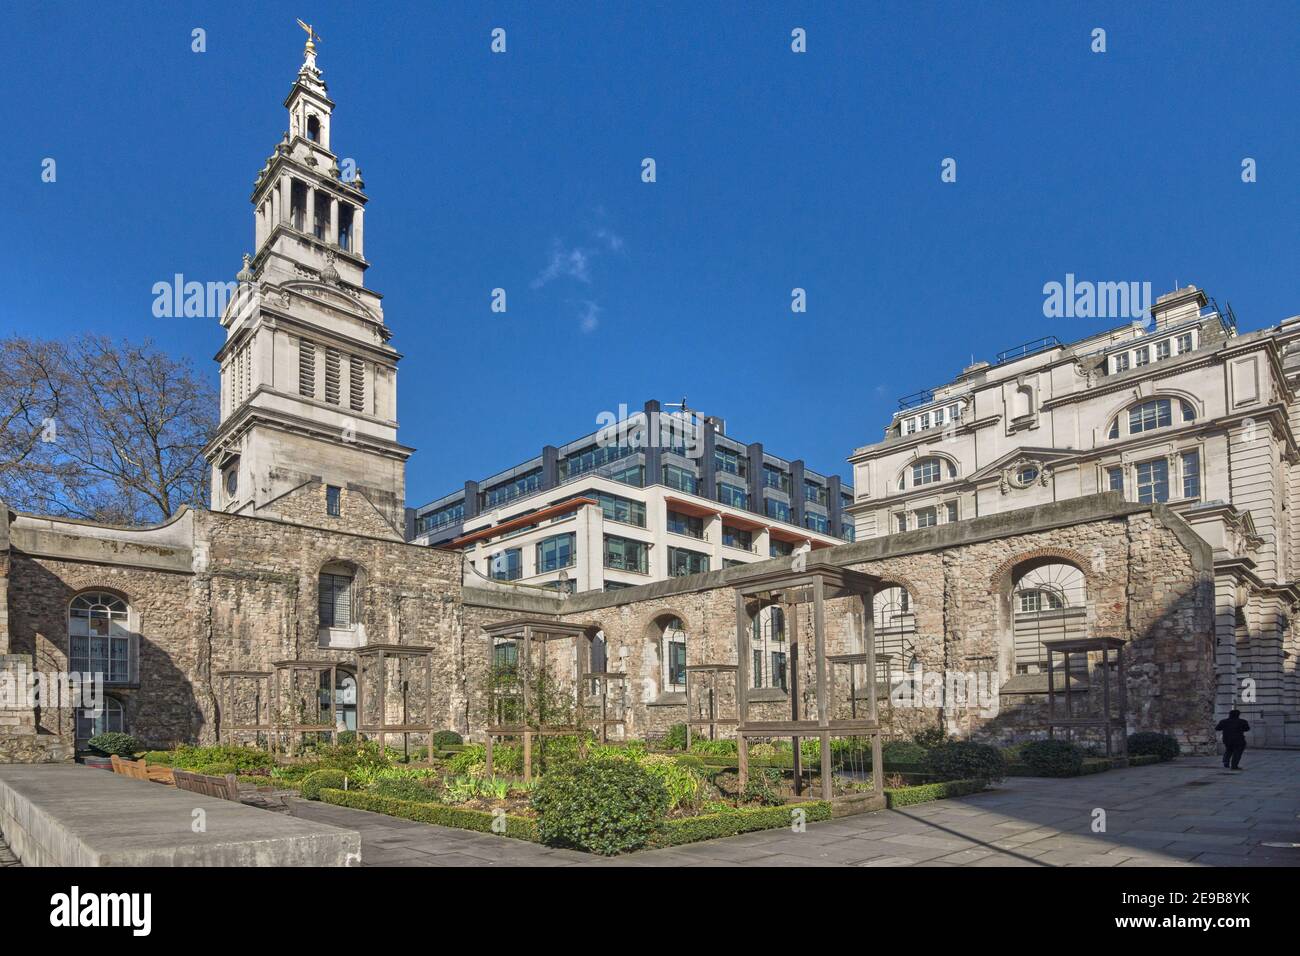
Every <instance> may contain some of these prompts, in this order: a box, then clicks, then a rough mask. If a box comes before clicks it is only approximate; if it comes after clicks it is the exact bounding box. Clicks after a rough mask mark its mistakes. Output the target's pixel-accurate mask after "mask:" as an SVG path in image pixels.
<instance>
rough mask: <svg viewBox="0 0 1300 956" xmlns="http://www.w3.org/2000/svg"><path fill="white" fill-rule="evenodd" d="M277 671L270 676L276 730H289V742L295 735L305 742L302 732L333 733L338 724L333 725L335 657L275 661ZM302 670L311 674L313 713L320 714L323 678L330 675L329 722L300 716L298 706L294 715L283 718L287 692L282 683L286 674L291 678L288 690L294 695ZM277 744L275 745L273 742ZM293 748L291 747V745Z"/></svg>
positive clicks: (292, 704) (272, 711) (286, 731)
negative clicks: (282, 709) (303, 718)
mask: <svg viewBox="0 0 1300 956" xmlns="http://www.w3.org/2000/svg"><path fill="white" fill-rule="evenodd" d="M271 666H272V667H274V668H275V672H274V673H273V675H272V678H271V717H272V720H273V721H275V723H276V727H275V734H276V736H277V737H278V736H279V735H280V734H289V736H290V743H292V739H293V737H294V736H295V735H296V736H297V738H298V741H299V743H301V742H302V739H303V736H304V735H305V734H309V733H334V731H336V730H337V729H338V728H337V727H335V725H334V688H335V686H336V677H337V673H338V669H339V665H338V663H337V662H336V661H276V662H274V663H273V664H272V665H271ZM303 674H310V675H311V678H310V683H311V688H312V691H311V693H312V699H313V700H314V701H315V706H314V713H315V714H316V716H317V717H319V716H320V712H321V691H322V690H323V689H324V688H322V687H321V680H322V678H323V677H324V676H325V675H326V674H328V675H329V684H328V690H329V717H330V719H329V722H328V723H325V722H321V721H316V722H312V721H310V720H302V719H300V715H299V714H298V711H297V709H296V708H295V709H294V710H293V711H292V714H293V716H292V717H291V718H289V719H284V717H283V714H282V712H281V710H280V708H281V707H282V706H283V705H284V695H282V694H281V691H282V690H286V688H282V686H281V685H282V683H283V682H284V678H285V677H287V678H288V687H287V693H288V695H290V696H292V695H294V694H296V693H297V692H298V691H297V683H298V679H299V677H300V676H301V675H303ZM295 704H296V701H293V700H292V699H291V700H290V701H289V706H290V707H295ZM273 747H274V745H273ZM290 750H292V747H290Z"/></svg>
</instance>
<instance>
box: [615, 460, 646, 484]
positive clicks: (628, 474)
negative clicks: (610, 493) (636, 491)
mask: <svg viewBox="0 0 1300 956" xmlns="http://www.w3.org/2000/svg"><path fill="white" fill-rule="evenodd" d="M606 477H608V478H610V479H612V480H614V481H618V482H622V483H623V484H625V485H631V486H632V487H634V488H641V487H644V486H645V465H628V466H626V467H624V468H615V469H614V470H613V471H611V472H609V474H608V475H607V476H606Z"/></svg>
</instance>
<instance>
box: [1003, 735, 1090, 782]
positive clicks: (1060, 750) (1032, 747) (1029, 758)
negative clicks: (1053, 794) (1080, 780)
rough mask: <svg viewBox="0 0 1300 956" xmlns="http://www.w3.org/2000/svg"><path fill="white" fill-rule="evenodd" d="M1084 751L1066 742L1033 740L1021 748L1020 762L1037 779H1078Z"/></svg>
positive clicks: (1081, 770)
mask: <svg viewBox="0 0 1300 956" xmlns="http://www.w3.org/2000/svg"><path fill="white" fill-rule="evenodd" d="M1083 756H1084V755H1083V750H1082V749H1081V748H1079V747H1076V746H1075V745H1074V744H1072V743H1069V742H1068V741H1065V740H1031V741H1029V742H1028V743H1025V744H1022V745H1021V746H1020V756H1019V759H1020V762H1021V763H1023V764H1024V765H1025V766H1026V767H1028V768H1029V770H1030V772H1031V773H1033V775H1034V776H1036V777H1077V776H1079V774H1081V773H1082V772H1083Z"/></svg>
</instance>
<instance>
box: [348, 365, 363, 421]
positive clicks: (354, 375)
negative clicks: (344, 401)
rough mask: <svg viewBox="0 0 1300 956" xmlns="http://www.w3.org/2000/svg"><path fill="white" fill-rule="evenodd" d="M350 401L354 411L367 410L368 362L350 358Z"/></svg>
mask: <svg viewBox="0 0 1300 956" xmlns="http://www.w3.org/2000/svg"><path fill="white" fill-rule="evenodd" d="M348 403H349V405H350V406H351V408H352V410H353V411H354V412H364V411H365V410H366V363H365V362H363V361H361V359H359V358H350V359H348Z"/></svg>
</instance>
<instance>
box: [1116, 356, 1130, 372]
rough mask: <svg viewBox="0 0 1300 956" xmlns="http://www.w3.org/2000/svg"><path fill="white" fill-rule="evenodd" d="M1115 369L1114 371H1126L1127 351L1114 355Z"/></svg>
mask: <svg viewBox="0 0 1300 956" xmlns="http://www.w3.org/2000/svg"><path fill="white" fill-rule="evenodd" d="M1115 371H1116V372H1127V371H1128V353H1127V352H1120V353H1119V354H1118V355H1116V356H1115Z"/></svg>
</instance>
